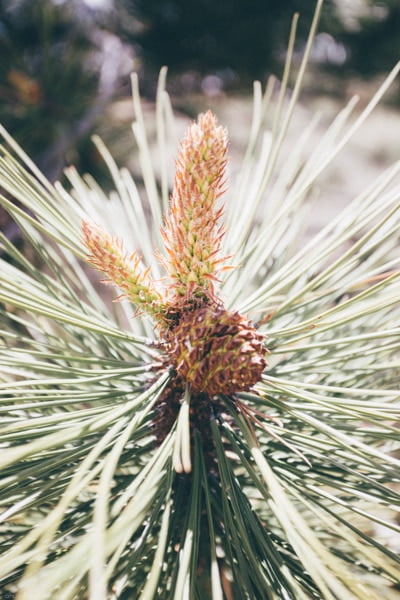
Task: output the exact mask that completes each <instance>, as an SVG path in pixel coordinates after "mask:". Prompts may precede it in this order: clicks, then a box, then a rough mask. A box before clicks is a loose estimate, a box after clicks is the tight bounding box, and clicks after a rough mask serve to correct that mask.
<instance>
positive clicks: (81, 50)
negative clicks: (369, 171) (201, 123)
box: [0, 0, 400, 227]
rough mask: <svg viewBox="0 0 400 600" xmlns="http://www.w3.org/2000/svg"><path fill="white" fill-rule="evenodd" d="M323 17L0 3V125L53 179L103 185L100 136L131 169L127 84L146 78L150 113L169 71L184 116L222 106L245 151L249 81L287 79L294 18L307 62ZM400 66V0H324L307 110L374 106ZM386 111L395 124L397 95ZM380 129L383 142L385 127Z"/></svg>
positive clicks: (207, 8) (270, 3) (120, 3)
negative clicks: (316, 22)
mask: <svg viewBox="0 0 400 600" xmlns="http://www.w3.org/2000/svg"><path fill="white" fill-rule="evenodd" d="M314 8H315V1H314V0H286V1H285V2H282V0H218V1H216V0H195V1H191V0H34V1H32V0H0V56H1V60H0V121H1V122H2V123H3V124H4V125H5V127H6V128H7V129H8V130H9V132H10V133H11V134H12V135H13V136H14V137H15V138H16V139H17V141H18V142H19V143H20V144H21V145H22V146H23V147H24V149H25V150H26V151H27V152H28V153H29V154H30V155H31V156H32V158H34V160H35V161H36V162H37V163H38V165H39V166H40V167H41V169H42V170H43V171H44V172H45V174H46V175H47V176H48V177H49V178H50V179H51V180H55V179H57V178H59V177H60V176H61V174H62V170H63V168H64V166H65V165H66V164H69V163H73V164H75V165H77V166H78V169H79V170H80V171H89V172H92V173H94V174H96V175H97V176H98V177H100V178H101V177H102V176H103V175H104V174H102V168H103V167H102V165H101V161H100V159H99V157H98V155H97V153H96V151H95V149H94V147H93V145H92V143H91V141H90V136H91V134H92V133H93V132H94V131H96V132H98V133H100V135H101V136H102V137H103V139H105V141H106V143H107V144H108V145H109V146H110V147H111V150H112V152H113V154H114V155H115V156H116V159H117V160H118V161H120V162H121V161H122V162H124V161H125V162H129V159H128V156H127V152H128V150H127V148H128V147H132V146H133V143H132V140H131V137H129V143H128V141H127V136H131V133H130V131H129V122H130V119H131V118H132V112H131V104H130V99H129V98H130V80H129V74H130V73H131V72H132V71H136V72H137V73H138V74H139V79H140V86H141V92H142V95H143V96H144V98H145V101H146V102H148V103H149V105H151V103H152V101H153V99H154V95H155V89H156V82H157V77H158V72H159V69H160V67H161V66H162V65H168V90H169V92H170V94H171V96H172V100H173V104H174V107H175V108H176V109H177V111H178V112H179V113H180V114H182V115H183V116H194V114H195V113H196V112H198V110H204V109H205V108H206V107H207V106H210V105H211V107H214V106H216V107H217V109H218V107H219V109H220V111H222V110H224V107H225V110H226V112H227V113H228V114H227V120H228V122H229V119H231V122H234V123H235V132H234V133H233V135H234V136H235V135H236V138H240V139H241V138H244V140H245V139H246V137H247V129H246V128H247V127H248V123H249V119H250V108H251V94H252V81H253V80H254V79H259V80H261V81H262V82H265V81H266V79H267V77H268V75H270V74H271V73H273V74H275V75H277V77H278V78H279V77H280V75H281V72H282V65H283V61H284V57H285V49H286V46H287V41H288V36H289V31H290V25H291V20H292V16H293V13H294V12H296V11H298V12H299V13H300V22H299V28H298V35H297V42H296V55H295V58H296V59H297V60H299V59H300V56H301V52H302V49H303V47H304V43H305V39H306V36H307V33H308V30H309V26H310V23H311V19H312V15H313V12H314ZM398 58H400V2H399V0H380V1H375V0H325V4H324V8H323V13H322V18H321V22H320V26H319V34H318V36H317V38H316V41H315V45H314V50H313V53H312V62H311V71H309V76H308V79H307V81H306V90H305V93H304V95H303V101H305V102H306V105H307V106H309V107H310V110H314V107H315V105H316V103H318V106H323V105H324V102H325V104H326V106H327V112H328V113H329V112H330V110H331V111H333V110H334V109H335V103H337V102H339V103H340V104H341V105H342V104H343V101H344V100H346V99H347V98H348V97H349V96H350V95H351V94H352V93H353V92H354V91H355V90H357V91H358V92H360V90H361V94H362V93H363V90H366V92H365V93H366V95H368V96H370V94H369V90H370V89H375V88H376V87H377V80H378V83H379V81H380V80H381V79H382V76H383V74H384V73H386V72H387V71H388V70H389V69H390V68H391V67H392V66H393V65H394V63H395V62H396V61H397V60H398ZM228 94H229V98H230V102H229V103H226V102H224V99H225V98H226V97H227V95H228ZM387 102H388V103H389V104H388V110H389V111H391V115H392V116H393V115H396V114H397V115H398V113H399V111H398V107H399V105H400V92H399V86H398V85H397V87H396V86H395V87H394V89H393V90H392V92H391V94H390V95H389V96H388V97H387ZM241 116H243V128H244V129H245V130H246V131H243V132H241V131H240V126H241V118H240V117H241ZM227 124H228V125H229V123H227ZM396 124H397V125H399V121H396ZM299 126H300V127H301V123H300V124H299ZM385 127H386V125H385ZM237 128H239V131H236V129H237ZM376 129H377V131H376V134H375V135H376V136H377V137H378V138H379V136H380V139H382V123H380V122H379V124H378V125H377V128H376ZM389 129H391V128H390V127H389ZM388 133H389V135H390V131H388ZM393 135H394V134H393ZM398 138H400V136H399V135H398V134H397V137H396V141H394V142H393V143H394V144H396V143H397V146H396V148H395V149H393V152H395V151H398V150H399V146H398V143H399V142H398V141H397V140H398ZM365 143H366V145H367V147H368V144H370V146H371V149H372V150H373V151H374V152H375V154H376V158H377V161H378V162H379V160H380V155H381V154H382V152H387V150H385V148H386V147H387V143H386V142H385V144H386V146H385V145H384V144H383V145H382V148H381V147H380V146H379V143H378V147H377V142H376V139H375V138H373V140H372V141H371V140H369V142H362V144H361V145H365ZM129 144H130V146H129ZM389 145H390V144H389ZM390 147H391V146H390ZM367 149H368V148H367ZM388 152H389V153H390V152H392V150H388ZM104 176H105V175H104ZM2 219H3V220H4V219H5V217H2ZM0 225H2V226H4V227H7V223H6V222H4V221H3V222H0Z"/></svg>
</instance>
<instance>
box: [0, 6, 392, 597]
mask: <svg viewBox="0 0 400 600" xmlns="http://www.w3.org/2000/svg"><path fill="white" fill-rule="evenodd" d="M319 6H320V4H319ZM314 34H315V22H314V24H313V28H312V31H311V34H310V43H311V39H312V37H313V35H314ZM293 38H294V36H293V35H292V37H291V45H290V47H289V52H288V62H287V68H286V69H285V74H284V77H283V81H282V83H281V85H280V87H279V91H278V92H277V93H276V94H274V93H273V91H274V85H275V82H274V81H273V80H270V81H269V83H268V85H267V88H266V90H265V93H263V92H262V90H261V86H260V85H259V84H256V85H255V96H254V118H253V124H252V127H251V131H250V134H249V144H248V148H247V151H246V153H245V155H244V157H243V160H242V165H241V169H240V172H239V173H238V174H237V175H235V176H234V177H233V181H231V182H230V185H229V190H230V191H229V192H228V194H227V200H226V212H225V220H226V231H227V234H226V236H225V238H224V248H223V249H222V250H223V255H230V254H233V255H234V257H235V262H236V264H240V265H241V268H238V269H235V270H232V271H231V272H230V274H229V276H228V277H227V278H226V280H225V283H224V284H223V285H221V287H220V289H219V293H220V294H221V295H222V297H223V298H224V299H225V302H226V305H227V306H228V308H235V309H237V310H239V311H240V312H241V313H243V314H249V315H251V318H252V319H253V320H254V321H255V322H258V328H259V331H260V332H262V333H264V334H265V336H266V340H267V342H266V343H267V346H268V348H269V350H270V354H269V366H268V367H267V369H266V370H265V372H264V374H263V377H262V379H261V381H260V382H259V383H257V384H256V386H255V388H254V390H252V391H249V392H240V393H237V394H230V395H225V394H218V397H214V398H205V399H204V403H203V405H201V406H200V404H199V403H198V404H197V405H192V404H191V402H192V395H191V391H190V388H189V387H187V388H186V390H185V391H181V392H180V396H179V399H178V401H179V406H180V409H179V414H178V416H177V418H175V419H174V421H173V423H172V424H171V425H170V427H169V428H168V430H167V431H165V428H164V433H165V435H164V438H163V439H160V438H159V437H158V438H157V437H156V435H155V433H156V428H155V425H156V424H157V423H158V427H159V421H157V419H160V417H161V418H162V419H164V424H165V421H166V420H167V417H168V415H167V412H166V411H167V409H168V406H167V407H165V406H163V405H162V404H160V399H161V398H162V395H163V393H164V390H165V389H166V386H168V385H171V383H173V377H174V374H173V373H172V372H171V371H170V370H169V369H167V368H166V367H165V362H163V351H162V348H160V346H159V344H158V343H157V342H158V334H157V331H154V329H153V328H152V326H151V323H150V322H149V320H147V319H146V318H145V317H144V316H143V315H137V316H136V317H135V318H133V315H132V309H131V307H130V306H129V305H128V304H126V303H118V304H114V305H111V304H110V302H109V299H108V298H105V297H104V296H103V295H99V292H98V286H97V285H96V283H94V282H93V277H92V274H91V272H90V271H88V270H87V268H85V267H84V266H83V263H82V261H84V260H85V249H84V246H83V241H82V237H81V220H82V219H85V220H86V221H94V222H97V223H98V224H99V225H101V226H102V227H104V228H105V229H106V230H107V231H108V232H109V233H110V234H112V235H115V234H118V236H119V237H122V238H124V239H125V241H126V244H127V246H128V247H129V244H131V247H132V249H137V250H138V252H139V253H141V254H142V255H143V261H144V263H147V262H148V263H150V262H154V261H153V257H152V248H154V247H161V245H162V240H161V234H160V227H161V225H162V214H163V213H164V212H165V208H166V205H167V203H168V172H169V170H170V169H172V168H173V157H171V155H170V153H169V152H168V151H167V148H168V147H169V146H168V140H169V139H171V138H173V132H174V121H173V117H172V110H171V106H170V104H169V99H168V96H167V94H166V92H165V89H164V77H165V73H164V72H162V74H161V78H160V83H159V90H158V97H157V106H156V116H155V118H156V121H157V131H158V150H159V155H160V156H161V168H160V171H159V172H160V173H161V181H160V182H158V181H157V180H156V176H155V170H154V163H155V159H154V157H153V156H152V155H151V154H150V152H149V144H148V140H147V137H146V127H145V122H144V117H143V113H142V110H141V104H140V100H139V97H138V90H137V83H136V79H134V80H133V83H134V105H135V112H136V114H135V123H134V125H133V131H134V134H135V138H136V142H137V145H138V150H139V154H140V160H141V165H142V170H143V181H144V189H141V188H138V186H137V185H136V184H135V182H134V181H133V180H132V177H131V176H130V174H129V173H128V172H127V171H126V170H125V169H122V170H119V169H118V167H117V166H116V165H115V163H114V162H113V160H112V157H111V156H110V155H109V153H108V152H107V150H106V149H105V148H104V146H103V145H102V144H101V142H100V141H99V140H97V146H98V148H99V150H100V151H101V152H102V154H103V156H104V158H105V160H106V162H107V164H108V166H109V168H110V171H111V173H112V175H113V177H114V182H115V191H114V192H113V193H112V194H110V196H109V197H106V196H105V195H104V193H103V192H102V190H101V189H100V188H99V186H98V185H97V184H96V182H95V181H94V180H93V179H92V178H90V177H84V178H81V177H79V176H78V174H77V173H76V171H75V170H73V169H69V170H68V172H67V175H68V177H69V181H70V183H71V189H70V190H69V191H67V190H66V189H65V188H63V187H62V186H61V185H60V184H56V185H55V186H53V185H52V184H50V183H49V182H48V181H47V180H46V179H45V178H44V177H43V176H42V175H41V173H40V172H39V171H38V170H37V169H36V168H35V166H34V164H33V163H32V162H31V161H30V160H29V159H28V157H27V156H26V155H25V154H24V153H23V151H22V150H21V149H20V148H19V147H18V146H17V145H16V144H15V142H13V140H12V138H11V137H10V136H9V135H8V134H7V133H6V132H5V131H3V130H2V135H3V138H4V144H3V146H2V147H1V158H0V184H1V188H2V190H3V192H2V195H1V196H0V201H1V204H2V205H3V207H4V208H5V209H6V210H8V211H9V213H10V215H12V217H13V218H14V219H15V220H16V222H17V223H18V224H19V226H20V227H21V229H22V231H23V232H24V236H25V238H26V239H27V240H28V241H29V242H30V244H31V245H32V247H33V248H34V250H35V253H36V260H35V261H30V260H28V259H27V257H26V256H24V255H22V254H21V253H20V252H18V250H17V248H15V247H14V246H13V245H12V244H11V243H10V242H9V241H8V240H7V239H6V238H5V237H4V236H0V246H1V249H2V251H3V252H4V253H6V254H7V256H8V258H7V260H5V259H4V258H3V259H1V264H0V267H1V268H0V340H1V346H0V364H1V369H0V379H1V382H0V410H1V413H2V419H1V427H0V448H1V453H0V467H1V481H0V506H1V508H2V513H1V521H0V522H1V524H0V535H1V549H2V556H1V559H0V581H1V582H2V583H1V585H2V588H3V591H4V593H7V594H14V593H16V598H17V599H18V600H27V599H28V598H29V599H31V598H32V593H33V590H34V594H35V598H38V599H40V600H46V599H47V598H52V599H57V600H58V599H60V600H61V599H63V600H67V599H71V600H72V599H80V598H81V599H84V598H89V599H90V600H105V599H106V598H110V599H114V598H119V599H122V598H124V599H131V598H140V599H141V600H144V599H152V598H162V599H166V600H168V599H171V600H172V599H174V600H181V599H190V600H192V599H196V598H212V599H213V600H222V599H225V600H228V599H229V600H230V599H232V598H233V599H234V600H243V599H249V600H253V599H263V600H264V599H265V598H268V599H273V600H275V599H279V600H287V599H290V600H306V599H309V598H315V599H324V600H334V599H339V600H354V599H358V600H365V599H366V598H368V599H371V600H374V599H378V598H379V599H381V598H382V597H384V596H385V595H386V594H388V593H389V592H390V589H391V588H393V587H394V586H396V585H397V586H398V585H399V576H398V574H399V564H400V559H399V556H398V555H397V554H396V553H395V551H394V550H393V549H391V547H390V545H384V544H383V543H382V541H381V540H380V539H379V536H378V534H377V532H376V527H378V526H384V527H387V528H388V529H389V530H391V531H393V532H394V533H396V534H398V533H399V526H398V524H396V522H395V515H396V513H398V510H399V505H400V493H399V483H400V482H399V472H400V470H399V467H400V462H399V460H398V458H397V457H396V453H398V450H399V445H400V444H399V435H398V427H397V423H398V420H399V412H400V403H399V400H400V397H399V380H400V363H399V339H400V338H399V335H400V329H399V292H400V270H399V247H400V244H399V241H400V240H399V217H400V163H396V164H395V165H393V167H391V168H389V169H388V170H387V171H386V172H384V173H383V174H382V176H381V177H380V178H379V179H378V180H377V181H376V182H375V183H373V184H372V185H371V186H370V187H369V188H368V189H366V190H363V191H360V194H359V196H358V197H356V198H355V199H354V200H353V201H352V202H351V203H350V204H349V205H348V206H347V207H346V208H345V210H344V211H343V212H342V213H340V214H338V215H337V216H336V217H335V218H334V219H333V220H332V221H331V222H329V223H328V224H327V225H326V226H325V227H324V229H323V230H322V231H321V232H319V233H318V234H317V235H316V236H315V238H313V239H311V240H309V241H305V240H304V238H303V237H302V236H301V229H302V223H304V219H306V218H307V217H306V215H307V209H309V208H310V207H313V208H314V210H317V209H318V197H317V194H316V191H317V187H318V185H317V184H318V181H319V176H320V175H321V173H322V172H324V170H325V169H327V167H328V166H329V165H330V163H331V162H332V161H333V159H334V158H335V157H336V156H337V154H338V153H339V152H340V151H341V150H342V149H343V147H344V146H345V144H346V143H347V142H348V140H349V139H350V138H351V136H352V135H353V134H354V133H355V132H356V131H357V129H358V128H359V127H360V126H361V125H362V123H363V122H364V120H365V119H366V118H367V117H368V115H369V114H370V112H371V111H372V109H373V108H374V107H375V106H376V104H377V103H378V102H379V101H380V99H381V98H382V96H383V94H384V93H385V91H386V90H387V88H388V87H389V85H390V84H391V83H392V82H393V80H394V79H395V78H396V76H397V75H398V72H399V70H400V64H399V65H398V66H397V67H396V68H395V69H394V70H393V71H392V72H391V73H390V75H389V76H388V78H387V80H386V81H385V82H384V84H383V85H382V87H381V88H380V89H379V90H378V92H377V93H376V95H375V96H374V97H373V98H372V100H371V101H370V103H369V104H368V106H367V107H366V108H365V109H364V111H363V112H362V113H360V114H359V115H358V116H354V115H353V112H354V107H355V103H354V102H353V101H351V102H350V103H349V104H348V105H347V106H346V107H345V108H344V109H343V111H342V112H341V113H340V114H339V115H338V116H337V118H336V119H335V120H334V121H333V122H332V124H331V126H330V127H329V128H328V130H327V132H326V135H324V136H323V137H322V138H321V139H320V140H319V141H318V142H317V143H315V142H314V143H313V144H312V145H310V140H312V136H313V133H314V127H315V121H312V122H311V123H310V126H309V127H308V128H307V129H306V131H304V133H303V135H302V136H301V137H300V138H299V139H298V142H297V144H295V145H294V146H292V147H290V148H288V147H287V146H286V145H285V136H286V133H287V130H288V128H289V126H290V123H291V121H292V119H295V118H296V104H297V100H298V97H299V93H300V88H301V84H302V80H303V77H304V69H305V65H306V63H307V59H308V55H309V50H310V43H309V44H308V45H307V47H306V52H305V57H304V60H303V62H302V64H301V65H300V68H299V73H298V77H297V80H296V84H295V87H294V89H293V91H292V93H291V95H290V98H289V99H288V98H287V94H286V92H287V80H288V77H289V71H290V66H291V51H292V48H293V43H292V42H293ZM267 122H270V123H272V126H271V127H269V126H267V124H266V123H267ZM349 168H351V165H350V166H349ZM323 192H324V190H323V187H322V189H321V190H320V193H321V194H323ZM15 201H17V202H15ZM313 203H316V204H313ZM21 207H22V208H21ZM38 261H39V263H40V267H38V266H36V265H37V264H38ZM155 269H156V271H155V273H154V276H155V277H157V276H159V277H161V276H162V275H163V272H162V269H161V267H160V265H156V266H155ZM157 269H159V272H158V273H157ZM175 400H176V399H175ZM200 412H201V414H200ZM191 420H192V421H194V422H197V423H199V424H200V425H199V427H197V429H196V431H195V432H194V436H193V438H192V439H190V434H189V423H190V421H191ZM158 431H159V429H158ZM188 456H189V457H190V459H191V467H192V468H191V471H190V472H188V471H189V469H186V471H187V472H186V473H182V472H180V473H179V472H177V471H179V469H177V465H180V464H187V457H188Z"/></svg>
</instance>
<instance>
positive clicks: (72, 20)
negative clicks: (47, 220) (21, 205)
mask: <svg viewBox="0 0 400 600" xmlns="http://www.w3.org/2000/svg"><path fill="white" fill-rule="evenodd" d="M75 9H76V6H75V8H74V3H65V4H58V5H57V4H55V3H53V2H52V1H51V0H39V1H35V2H32V1H30V0H23V1H19V2H10V1H9V0H0V54H1V56H2V60H1V61H0V121H1V122H2V123H3V124H4V125H5V126H6V127H7V129H8V130H9V131H10V132H11V133H13V134H14V135H15V137H16V139H17V140H18V141H19V142H20V143H22V145H23V146H24V147H25V148H26V150H27V151H28V152H29V153H30V154H31V155H33V156H34V157H35V159H37V160H38V162H39V163H40V164H41V166H42V167H43V168H44V169H45V170H46V172H47V173H48V174H49V176H50V177H51V176H52V175H53V174H54V175H57V174H58V171H59V165H58V162H59V161H60V160H62V159H61V158H60V154H62V153H63V152H62V150H64V151H65V150H66V149H67V148H68V147H69V146H72V145H73V144H75V143H76V141H77V137H79V136H77V135H76V134H77V130H78V129H79V120H80V119H81V118H82V115H83V114H84V113H85V111H86V110H87V107H88V106H90V104H91V103H92V102H93V100H94V98H95V96H96V93H97V88H98V75H97V73H96V68H95V67H94V66H93V67H92V66H91V52H93V51H94V49H95V44H94V42H93V41H92V39H91V37H90V35H89V33H90V31H89V23H88V22H85V21H82V20H80V19H79V18H78V17H79V14H78V13H77V12H76V10H75ZM49 148H51V151H50V152H49V150H48V149H49ZM60 150H61V151H60Z"/></svg>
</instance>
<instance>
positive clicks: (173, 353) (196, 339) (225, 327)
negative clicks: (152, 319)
mask: <svg viewBox="0 0 400 600" xmlns="http://www.w3.org/2000/svg"><path fill="white" fill-rule="evenodd" d="M263 338H264V336H263V335H262V334H260V333H259V332H258V331H257V330H256V329H255V327H254V325H253V324H252V323H251V322H250V321H249V320H248V319H246V318H245V317H243V316H242V315H241V314H239V313H238V312H231V311H227V310H226V309H225V308H223V307H222V306H216V305H208V304H205V305H202V306H200V307H198V308H195V309H193V310H191V311H187V312H183V313H182V315H181V317H180V319H179V322H178V324H177V325H176V326H175V327H174V328H173V329H172V330H170V332H169V333H168V338H167V342H168V346H169V354H170V357H171V359H172V363H173V366H174V368H175V369H176V371H177V374H178V376H179V377H180V378H181V379H182V380H183V381H187V382H189V383H190V386H191V389H192V391H193V392H207V393H208V394H211V395H212V394H220V393H221V394H222V393H223V394H231V393H234V392H239V391H243V390H248V389H250V388H251V387H252V386H253V385H254V384H255V383H257V381H259V380H260V378H261V375H262V372H263V371H264V369H265V367H266V364H267V362H266V359H265V356H266V353H267V350H266V349H265V348H264V346H263Z"/></svg>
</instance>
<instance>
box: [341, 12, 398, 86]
mask: <svg viewBox="0 0 400 600" xmlns="http://www.w3.org/2000/svg"><path fill="white" fill-rule="evenodd" d="M357 25H358V26H357V28H356V29H355V30H353V31H346V30H345V31H344V33H343V34H342V35H341V36H340V37H341V39H342V41H343V43H344V44H345V46H346V47H347V48H348V51H349V52H348V54H349V57H348V66H349V67H350V68H351V69H352V71H354V72H356V73H357V74H360V75H362V76H371V75H374V74H375V73H378V72H382V71H386V70H387V69H390V68H391V67H392V66H393V64H394V62H395V61H396V59H398V58H399V57H400V2H399V0H384V1H382V0H380V1H379V2H376V1H371V0H369V1H368V2H366V10H365V12H364V13H363V14H362V15H361V16H360V18H359V20H358V24H357Z"/></svg>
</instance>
